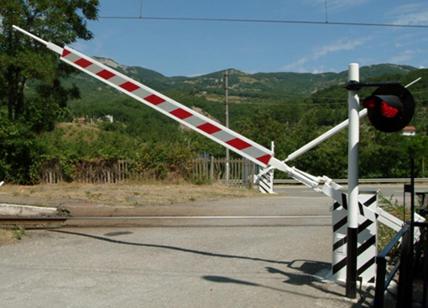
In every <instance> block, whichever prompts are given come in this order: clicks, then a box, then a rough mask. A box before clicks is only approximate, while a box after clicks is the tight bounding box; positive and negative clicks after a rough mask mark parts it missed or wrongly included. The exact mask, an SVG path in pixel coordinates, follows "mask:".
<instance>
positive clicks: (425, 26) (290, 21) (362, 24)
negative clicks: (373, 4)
mask: <svg viewBox="0 0 428 308" xmlns="http://www.w3.org/2000/svg"><path fill="white" fill-rule="evenodd" d="M99 19H116V20H148V21H150V20H158V21H190V22H192V21H193V22H233V23H269V24H297V25H299V24H306V25H330V26H359V27H389V28H419V29H428V24H418V25H413V24H399V23H374V22H349V21H328V20H325V21H320V20H293V19H258V18H222V17H216V18H212V17H167V16H114V15H111V16H100V17H99Z"/></svg>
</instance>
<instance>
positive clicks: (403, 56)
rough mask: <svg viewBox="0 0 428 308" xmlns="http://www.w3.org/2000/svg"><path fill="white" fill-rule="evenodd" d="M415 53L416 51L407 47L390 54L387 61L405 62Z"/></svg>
mask: <svg viewBox="0 0 428 308" xmlns="http://www.w3.org/2000/svg"><path fill="white" fill-rule="evenodd" d="M415 54H416V52H415V51H414V50H410V49H407V50H404V51H402V52H400V53H398V54H396V55H394V56H392V57H391V58H389V59H388V61H387V62H389V63H395V64H406V63H409V61H410V60H412V59H413V58H414V56H415Z"/></svg>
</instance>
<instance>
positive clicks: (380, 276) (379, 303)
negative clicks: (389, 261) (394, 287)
mask: <svg viewBox="0 0 428 308" xmlns="http://www.w3.org/2000/svg"><path fill="white" fill-rule="evenodd" d="M376 267H377V268H376V291H375V299H374V307H383V305H384V299H385V275H386V259H385V257H383V256H382V257H379V256H377V257H376Z"/></svg>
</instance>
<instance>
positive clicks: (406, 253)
mask: <svg viewBox="0 0 428 308" xmlns="http://www.w3.org/2000/svg"><path fill="white" fill-rule="evenodd" d="M411 240H413V239H412V238H411V237H410V232H409V231H407V232H406V234H405V235H404V237H403V242H402V244H401V245H402V246H401V257H400V277H399V281H398V294H397V307H398V308H401V307H402V308H405V307H409V305H408V304H411V302H412V268H413V266H412V252H411V251H410V250H411V248H412V245H411V243H410V241H411Z"/></svg>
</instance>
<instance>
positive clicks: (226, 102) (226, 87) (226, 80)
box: [224, 70, 230, 185]
mask: <svg viewBox="0 0 428 308" xmlns="http://www.w3.org/2000/svg"><path fill="white" fill-rule="evenodd" d="M224 105H225V125H226V127H227V128H229V70H226V71H225V72H224ZM229 159H230V157H229V149H228V148H226V171H225V173H226V174H225V175H226V184H227V185H229V178H230V166H229Z"/></svg>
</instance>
